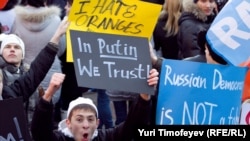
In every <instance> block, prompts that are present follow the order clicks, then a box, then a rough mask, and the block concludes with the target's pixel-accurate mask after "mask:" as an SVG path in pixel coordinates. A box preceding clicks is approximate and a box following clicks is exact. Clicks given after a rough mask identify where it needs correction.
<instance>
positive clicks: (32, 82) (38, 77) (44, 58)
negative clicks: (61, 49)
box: [2, 43, 58, 102]
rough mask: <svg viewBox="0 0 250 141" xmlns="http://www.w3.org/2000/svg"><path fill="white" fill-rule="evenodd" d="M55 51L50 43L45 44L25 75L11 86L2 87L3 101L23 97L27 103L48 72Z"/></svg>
mask: <svg viewBox="0 0 250 141" xmlns="http://www.w3.org/2000/svg"><path fill="white" fill-rule="evenodd" d="M57 50H58V48H57V47H56V46H54V45H51V44H50V43H49V44H47V46H46V47H45V48H44V49H43V50H41V52H40V53H39V54H38V55H37V57H36V58H35V60H34V61H33V62H32V63H31V65H30V69H29V70H28V71H27V72H26V73H24V74H23V75H22V76H20V77H19V78H18V79H16V80H15V81H14V82H13V83H12V84H11V85H4V86H3V91H2V96H3V99H8V98H16V97H20V96H23V101H24V102H26V101H28V99H29V97H30V96H31V95H32V94H33V93H34V92H35V90H36V89H37V87H38V86H39V84H40V83H41V81H42V80H43V79H44V77H45V76H46V74H47V72H48V71H49V69H50V67H51V65H52V63H53V62H54V59H55V56H56V54H57Z"/></svg>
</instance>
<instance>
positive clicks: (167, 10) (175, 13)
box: [159, 0, 183, 37]
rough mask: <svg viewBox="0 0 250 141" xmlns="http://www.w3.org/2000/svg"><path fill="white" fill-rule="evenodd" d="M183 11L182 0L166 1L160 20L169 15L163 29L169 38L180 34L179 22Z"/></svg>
mask: <svg viewBox="0 0 250 141" xmlns="http://www.w3.org/2000/svg"><path fill="white" fill-rule="evenodd" d="M182 9H183V7H182V0H165V3H164V4H163V9H162V12H161V14H160V17H159V18H163V17H164V16H165V15H168V19H167V22H166V24H165V26H164V28H163V29H164V30H165V31H166V36H167V37H168V36H172V35H176V34H177V33H178V31H179V25H178V20H179V18H180V16H181V12H182Z"/></svg>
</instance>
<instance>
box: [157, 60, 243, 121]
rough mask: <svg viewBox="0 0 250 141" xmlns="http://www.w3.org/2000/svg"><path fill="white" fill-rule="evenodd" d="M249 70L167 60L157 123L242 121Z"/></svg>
mask: <svg viewBox="0 0 250 141" xmlns="http://www.w3.org/2000/svg"><path fill="white" fill-rule="evenodd" d="M246 71H247V68H245V67H235V66H231V65H230V66H229V65H227V66H224V65H215V64H206V63H198V62H189V61H178V60H167V59H165V60H164V61H163V64H162V70H161V76H160V85H159V95H158V101H157V112H156V113H157V114H156V124H158V125H170V124H179V125H212V124H223V125H232V124H239V120H240V119H239V117H240V106H241V96H242V90H243V85H244V79H245V74H246ZM236 74H237V75H236Z"/></svg>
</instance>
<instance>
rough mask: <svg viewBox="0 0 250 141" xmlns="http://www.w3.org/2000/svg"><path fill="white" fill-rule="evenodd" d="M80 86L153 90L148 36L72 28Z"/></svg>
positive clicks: (75, 63) (150, 91)
mask: <svg viewBox="0 0 250 141" xmlns="http://www.w3.org/2000/svg"><path fill="white" fill-rule="evenodd" d="M70 34H71V41H72V43H71V44H72V46H74V48H73V54H74V60H75V61H74V66H75V72H76V78H77V82H78V86H82V87H90V88H99V89H110V90H113V89H115V90H121V91H128V92H135V93H142V92H144V93H148V94H154V89H153V87H149V86H148V84H147V76H148V75H149V71H150V69H151V59H150V57H149V56H150V55H149V48H148V40H147V39H146V38H141V37H130V36H122V35H111V34H102V33H95V32H82V31H74V30H70Z"/></svg>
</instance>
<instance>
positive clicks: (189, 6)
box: [177, 1, 216, 59]
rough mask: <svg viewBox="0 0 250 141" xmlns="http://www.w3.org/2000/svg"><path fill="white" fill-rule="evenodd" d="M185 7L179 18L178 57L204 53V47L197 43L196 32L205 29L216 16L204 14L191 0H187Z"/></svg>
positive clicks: (182, 57)
mask: <svg viewBox="0 0 250 141" xmlns="http://www.w3.org/2000/svg"><path fill="white" fill-rule="evenodd" d="M185 7H186V8H185V11H184V12H183V13H182V15H181V17H180V19H179V32H178V35H177V40H178V47H179V59H184V58H187V57H192V56H196V55H199V54H204V50H205V47H200V46H199V45H198V43H197V37H198V33H200V32H201V31H204V30H207V29H208V28H209V27H210V25H211V23H212V22H213V19H214V18H215V16H216V15H214V14H212V15H211V16H206V15H205V14H204V13H203V12H201V10H200V9H199V8H198V7H197V5H196V4H195V3H193V1H188V2H187V3H186V4H185Z"/></svg>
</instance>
